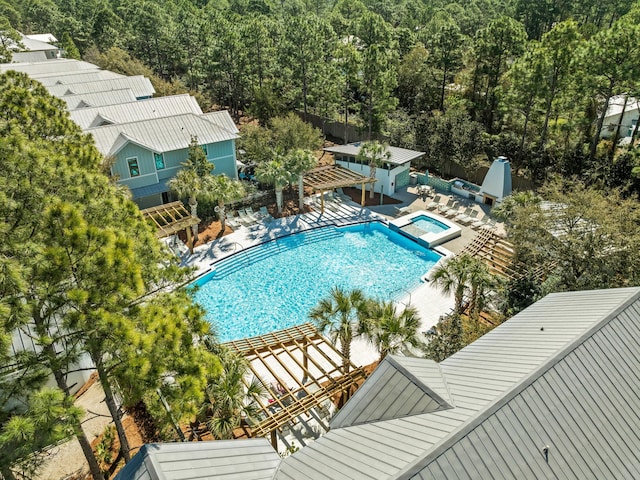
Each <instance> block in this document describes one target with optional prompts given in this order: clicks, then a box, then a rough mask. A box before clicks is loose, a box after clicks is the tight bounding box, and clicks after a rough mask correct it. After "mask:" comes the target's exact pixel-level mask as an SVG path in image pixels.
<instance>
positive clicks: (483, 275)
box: [469, 258, 496, 321]
mask: <svg viewBox="0 0 640 480" xmlns="http://www.w3.org/2000/svg"><path fill="white" fill-rule="evenodd" d="M495 285H496V279H495V277H494V276H493V275H491V273H490V272H489V267H487V264H486V263H484V262H483V261H482V260H480V259H477V258H474V259H473V262H472V263H471V265H470V266H469V286H470V287H471V298H470V307H469V311H470V314H471V318H473V319H474V320H476V321H477V320H478V318H479V317H480V312H481V311H482V309H483V308H484V306H485V303H486V292H487V290H489V289H491V288H492V287H494V286H495Z"/></svg>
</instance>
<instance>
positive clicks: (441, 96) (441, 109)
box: [440, 70, 447, 113]
mask: <svg viewBox="0 0 640 480" xmlns="http://www.w3.org/2000/svg"><path fill="white" fill-rule="evenodd" d="M446 86H447V71H446V70H444V71H443V72H442V85H441V87H442V88H441V89H440V111H441V112H442V113H445V111H444V91H445V88H446Z"/></svg>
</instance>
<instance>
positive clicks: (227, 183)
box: [209, 175, 245, 232]
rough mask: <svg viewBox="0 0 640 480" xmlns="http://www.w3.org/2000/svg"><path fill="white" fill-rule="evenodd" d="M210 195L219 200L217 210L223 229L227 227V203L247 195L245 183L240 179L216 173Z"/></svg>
mask: <svg viewBox="0 0 640 480" xmlns="http://www.w3.org/2000/svg"><path fill="white" fill-rule="evenodd" d="M209 195H210V196H211V198H213V199H215V200H217V202H218V206H217V207H216V212H217V213H218V217H219V218H220V225H221V227H222V231H223V232H224V229H225V227H226V218H225V214H224V212H225V207H224V205H225V203H229V202H234V201H236V200H240V199H241V198H243V197H244V196H245V190H244V185H243V184H242V182H239V181H238V180H232V179H230V178H229V177H227V176H226V175H216V176H214V177H213V179H212V181H211V185H210V190H209Z"/></svg>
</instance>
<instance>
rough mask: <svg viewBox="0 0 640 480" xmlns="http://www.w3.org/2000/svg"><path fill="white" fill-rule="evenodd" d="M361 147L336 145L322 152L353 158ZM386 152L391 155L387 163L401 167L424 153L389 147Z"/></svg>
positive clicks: (357, 145)
mask: <svg viewBox="0 0 640 480" xmlns="http://www.w3.org/2000/svg"><path fill="white" fill-rule="evenodd" d="M361 145H362V144H361V142H356V143H349V144H347V145H336V146H334V147H327V148H325V149H324V151H325V152H329V153H338V154H342V155H350V156H352V157H355V156H356V155H358V153H359V152H360V146H361ZM387 151H388V152H390V153H391V158H390V159H389V163H393V164H395V165H402V164H403V163H407V162H410V161H411V160H415V159H416V158H420V157H421V156H422V155H424V152H417V151H415V150H408V149H406V148H400V147H391V146H390V147H388V148H387Z"/></svg>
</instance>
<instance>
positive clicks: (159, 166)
mask: <svg viewBox="0 0 640 480" xmlns="http://www.w3.org/2000/svg"><path fill="white" fill-rule="evenodd" d="M153 159H154V160H155V161H156V170H164V157H163V156H162V154H161V153H154V154H153Z"/></svg>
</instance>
